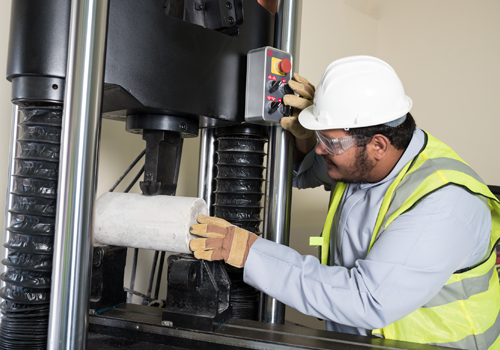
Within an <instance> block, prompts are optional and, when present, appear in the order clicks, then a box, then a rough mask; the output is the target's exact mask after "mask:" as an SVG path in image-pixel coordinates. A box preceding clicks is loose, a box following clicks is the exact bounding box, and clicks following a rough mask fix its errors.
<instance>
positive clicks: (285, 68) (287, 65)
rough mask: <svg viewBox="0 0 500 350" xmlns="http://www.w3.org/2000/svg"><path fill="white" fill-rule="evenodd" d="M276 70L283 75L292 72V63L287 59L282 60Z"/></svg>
mask: <svg viewBox="0 0 500 350" xmlns="http://www.w3.org/2000/svg"><path fill="white" fill-rule="evenodd" d="M278 70H279V71H280V72H283V73H289V72H290V71H291V70H292V62H290V60H289V59H288V58H283V60H282V61H281V62H280V63H278Z"/></svg>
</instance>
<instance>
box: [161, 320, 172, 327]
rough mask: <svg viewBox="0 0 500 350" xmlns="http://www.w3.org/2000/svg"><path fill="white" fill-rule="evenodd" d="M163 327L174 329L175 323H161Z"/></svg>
mask: <svg viewBox="0 0 500 350" xmlns="http://www.w3.org/2000/svg"><path fill="white" fill-rule="evenodd" d="M161 325H162V326H165V327H173V326H174V323H173V322H172V321H161Z"/></svg>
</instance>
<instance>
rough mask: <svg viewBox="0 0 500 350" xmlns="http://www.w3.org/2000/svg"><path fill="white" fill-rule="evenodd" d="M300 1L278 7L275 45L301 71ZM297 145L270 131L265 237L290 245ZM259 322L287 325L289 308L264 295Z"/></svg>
mask: <svg viewBox="0 0 500 350" xmlns="http://www.w3.org/2000/svg"><path fill="white" fill-rule="evenodd" d="M301 5H302V3H301V1H300V0H282V1H281V2H280V4H279V5H278V14H277V19H276V20H277V25H276V29H275V33H276V34H275V46H276V48H278V49H281V50H284V51H287V52H289V53H291V54H292V57H293V62H294V69H295V70H296V69H297V64H296V62H298V60H297V59H296V57H297V56H298V44H297V45H296V44H295V43H296V42H298V34H299V32H300V30H299V25H298V24H299V23H300V21H299V17H300V9H301ZM292 170H293V142H292V136H291V135H290V134H289V133H288V132H287V131H285V130H283V129H282V128H281V126H279V125H277V126H271V127H270V128H269V148H268V153H267V188H266V207H265V212H264V215H265V217H264V237H265V238H266V239H269V240H271V241H273V242H276V243H279V244H284V245H288V243H289V236H290V210H291V201H292V175H293V173H292ZM260 306H261V310H260V316H259V319H260V320H261V321H263V322H269V323H279V324H284V323H285V305H284V304H282V303H281V302H279V301H277V300H276V299H274V298H271V297H269V296H268V295H266V294H264V293H262V294H261V298H260Z"/></svg>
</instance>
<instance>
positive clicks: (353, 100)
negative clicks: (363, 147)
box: [299, 56, 412, 130]
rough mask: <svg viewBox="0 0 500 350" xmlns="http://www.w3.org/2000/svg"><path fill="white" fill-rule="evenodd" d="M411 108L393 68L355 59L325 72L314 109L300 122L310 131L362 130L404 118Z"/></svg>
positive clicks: (368, 59) (344, 60) (306, 111)
mask: <svg viewBox="0 0 500 350" xmlns="http://www.w3.org/2000/svg"><path fill="white" fill-rule="evenodd" d="M411 106H412V101H411V99H410V98H409V97H408V96H406V95H405V91H404V88H403V84H401V81H400V80H399V77H398V76H397V74H396V72H395V71H394V69H393V68H392V67H391V66H390V65H388V64H387V63H385V62H384V61H382V60H380V59H378V58H375V57H371V56H352V57H346V58H342V59H340V60H337V61H334V62H333V63H331V64H330V65H329V66H328V68H326V70H325V73H323V77H322V78H321V81H320V83H319V85H318V88H317V89H316V94H315V96H314V105H312V106H310V107H307V108H306V109H304V110H303V111H302V112H301V113H300V115H299V122H300V124H302V126H303V127H305V128H306V129H309V130H327V129H340V128H360V127H364V126H373V125H378V124H385V123H389V122H391V121H394V120H396V119H399V118H401V117H404V116H406V114H407V113H408V112H409V111H410V109H411ZM402 120H404V119H402Z"/></svg>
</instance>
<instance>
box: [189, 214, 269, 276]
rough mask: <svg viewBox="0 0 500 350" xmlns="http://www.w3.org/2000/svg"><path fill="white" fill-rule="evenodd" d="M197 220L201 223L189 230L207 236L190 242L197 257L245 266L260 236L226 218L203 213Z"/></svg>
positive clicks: (190, 246)
mask: <svg viewBox="0 0 500 350" xmlns="http://www.w3.org/2000/svg"><path fill="white" fill-rule="evenodd" d="M197 220H198V222H199V224H195V225H192V226H191V227H190V229H189V232H191V233H192V234H193V235H197V236H201V237H206V238H196V239H193V240H192V241H191V242H189V248H191V250H192V251H193V252H194V257H195V258H196V259H203V260H209V261H213V260H224V261H225V262H226V263H227V264H229V265H232V266H235V267H243V266H245V262H246V260H247V256H248V252H249V250H250V247H251V246H252V244H253V243H254V242H255V241H256V240H257V238H259V236H257V235H256V234H254V233H251V232H249V231H247V230H244V229H242V228H239V227H237V226H234V225H232V224H230V223H229V222H227V221H226V220H224V219H220V218H216V217H212V216H205V215H203V214H202V215H200V216H198V219H197Z"/></svg>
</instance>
